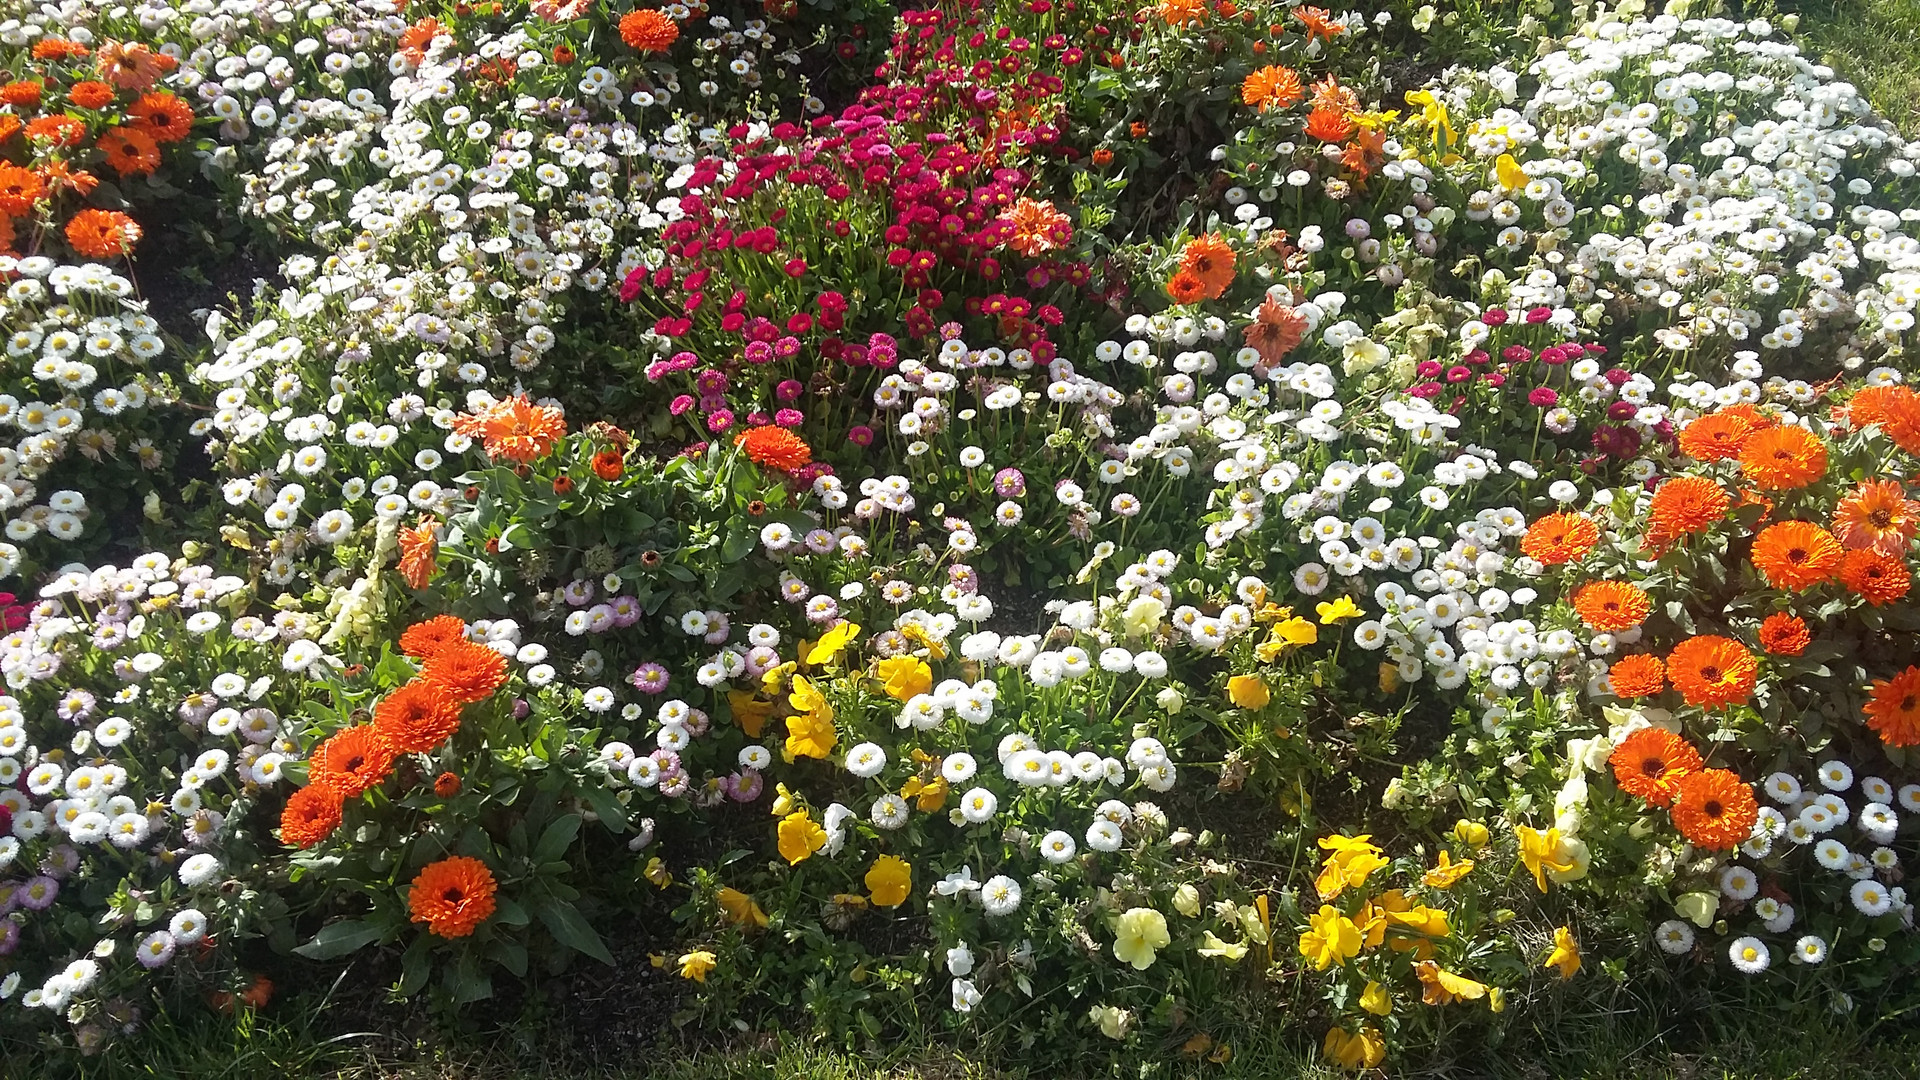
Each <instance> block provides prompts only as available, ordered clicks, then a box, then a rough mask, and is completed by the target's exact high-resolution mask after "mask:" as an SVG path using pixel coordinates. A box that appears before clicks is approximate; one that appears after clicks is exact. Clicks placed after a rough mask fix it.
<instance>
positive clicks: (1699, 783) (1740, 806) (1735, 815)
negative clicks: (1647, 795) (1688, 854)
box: [1673, 769, 1760, 851]
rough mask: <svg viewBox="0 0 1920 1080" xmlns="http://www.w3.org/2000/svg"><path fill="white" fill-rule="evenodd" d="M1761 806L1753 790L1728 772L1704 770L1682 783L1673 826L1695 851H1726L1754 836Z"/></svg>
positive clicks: (1682, 779)
mask: <svg viewBox="0 0 1920 1080" xmlns="http://www.w3.org/2000/svg"><path fill="white" fill-rule="evenodd" d="M1759 819H1760V804H1759V803H1757V802H1755V801H1754V798H1753V789H1752V788H1750V787H1748V786H1747V784H1746V782H1745V781H1743V780H1741V779H1740V777H1739V776H1737V775H1735V774H1734V773H1731V772H1729V771H1727V770H1726V769H1702V770H1700V771H1699V772H1694V773H1688V774H1687V775H1686V776H1684V777H1682V778H1681V780H1680V791H1679V794H1678V795H1677V796H1676V797H1675V799H1674V801H1673V823H1674V825H1675V826H1676V827H1678V828H1679V830H1680V835H1682V836H1684V837H1686V838H1687V842H1688V843H1690V844H1692V845H1693V846H1695V847H1702V848H1707V849H1708V850H1710V851H1726V850H1728V849H1730V848H1732V847H1734V846H1735V845H1737V844H1740V843H1741V842H1743V841H1745V840H1746V839H1747V837H1749V836H1752V835H1753V823H1754V822H1756V821H1758V820H1759Z"/></svg>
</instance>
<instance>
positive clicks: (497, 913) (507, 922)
mask: <svg viewBox="0 0 1920 1080" xmlns="http://www.w3.org/2000/svg"><path fill="white" fill-rule="evenodd" d="M493 921H494V922H497V923H499V924H501V925H502V926H525V925H527V923H529V922H531V921H532V917H531V916H529V915H528V914H527V909H526V908H524V907H521V906H520V901H518V900H515V899H513V898H512V897H508V896H502V897H499V898H498V899H497V900H496V901H495V903H494V908H493Z"/></svg>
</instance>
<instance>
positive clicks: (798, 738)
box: [785, 710, 840, 761]
mask: <svg viewBox="0 0 1920 1080" xmlns="http://www.w3.org/2000/svg"><path fill="white" fill-rule="evenodd" d="M839 741H840V736H839V734H838V733H837V732H835V731H834V730H833V712H832V711H831V710H829V711H828V712H827V714H826V715H825V716H824V717H823V716H821V714H819V713H806V714H804V715H801V716H789V717H787V744H786V748H785V749H786V758H787V760H788V761H792V760H793V759H795V758H803V757H810V758H824V757H826V756H827V755H828V754H830V753H832V752H833V744H835V743H837V742H839Z"/></svg>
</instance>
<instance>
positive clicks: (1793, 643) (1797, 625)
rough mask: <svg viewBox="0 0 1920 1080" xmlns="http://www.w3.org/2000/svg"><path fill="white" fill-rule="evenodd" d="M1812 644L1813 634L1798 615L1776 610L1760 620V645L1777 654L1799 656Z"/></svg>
mask: <svg viewBox="0 0 1920 1080" xmlns="http://www.w3.org/2000/svg"><path fill="white" fill-rule="evenodd" d="M1811 644H1813V635H1812V634H1811V633H1810V632H1808V630H1807V622H1806V620H1805V619H1802V618H1800V617H1799V616H1798V615H1793V614H1789V613H1787V612H1785V611H1776V612H1774V613H1773V614H1771V615H1769V616H1767V617H1766V618H1765V619H1763V620H1761V622H1760V647H1761V648H1762V649H1764V650H1766V651H1767V652H1769V653H1772V654H1773V655H1775V656H1799V655H1800V654H1801V653H1803V652H1806V651H1807V646H1808V645H1811Z"/></svg>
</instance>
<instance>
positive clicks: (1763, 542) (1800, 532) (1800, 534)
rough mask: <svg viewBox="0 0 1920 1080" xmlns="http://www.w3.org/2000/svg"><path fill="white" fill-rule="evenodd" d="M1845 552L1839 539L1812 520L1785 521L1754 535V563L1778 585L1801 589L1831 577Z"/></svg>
mask: <svg viewBox="0 0 1920 1080" xmlns="http://www.w3.org/2000/svg"><path fill="white" fill-rule="evenodd" d="M1842 553H1843V549H1842V548H1841V547H1840V541H1838V540H1836V539H1834V538H1833V534H1832V533H1830V532H1828V531H1827V530H1825V529H1823V528H1821V527H1820V526H1818V525H1815V524H1813V523H1812V522H1810V521H1782V522H1779V523H1777V524H1773V525H1769V526H1767V527H1766V528H1764V529H1762V530H1760V534H1759V535H1758V536H1755V537H1754V538H1753V552H1752V559H1753V565H1754V566H1755V567H1757V568H1758V569H1759V570H1760V572H1761V573H1762V574H1764V575H1766V579H1767V584H1769V585H1771V586H1773V587H1774V588H1776V589H1789V590H1794V591H1798V590H1801V589H1808V588H1812V587H1813V586H1815V585H1818V584H1820V583H1821V582H1823V581H1827V580H1830V579H1831V578H1832V577H1833V575H1834V573H1835V572H1836V571H1838V570H1839V569H1840V558H1841V555H1842Z"/></svg>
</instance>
